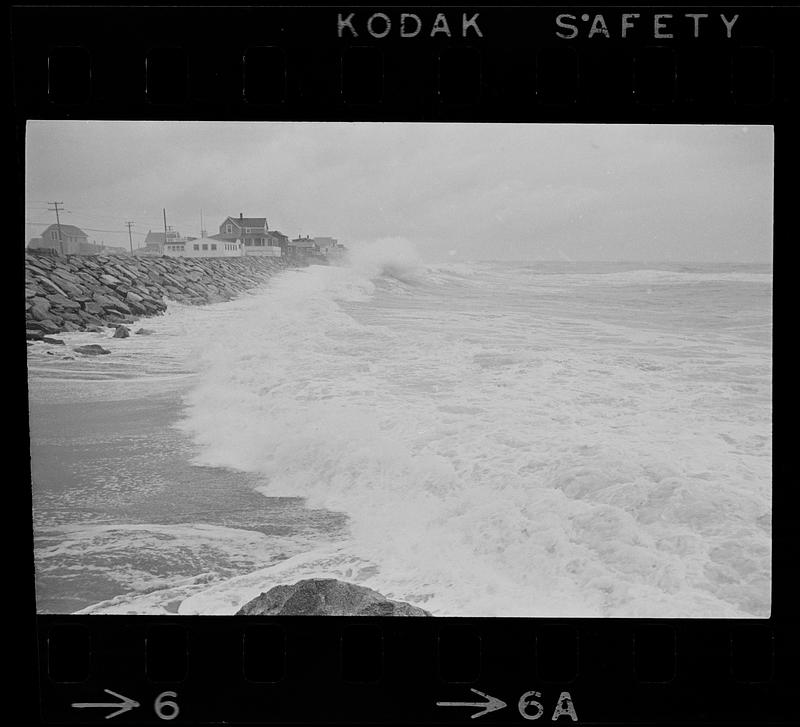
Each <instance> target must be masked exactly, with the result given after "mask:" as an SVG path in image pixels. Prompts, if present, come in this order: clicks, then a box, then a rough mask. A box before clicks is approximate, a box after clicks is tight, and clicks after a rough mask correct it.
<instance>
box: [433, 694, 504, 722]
mask: <svg viewBox="0 0 800 727" xmlns="http://www.w3.org/2000/svg"><path fill="white" fill-rule="evenodd" d="M470 691H471V692H474V693H475V694H477V695H478V696H480V697H483V698H484V699H485V700H487V701H485V702H436V706H437V707H481V710H480V711H479V712H475V714H471V715H470V719H475V718H476V717H483V715H484V714H489V712H494V711H495V710H496V709H503V707H505V706H506V703H505V702H504V701H503V700H502V699H498V698H497V697H490V696H489V695H488V694H484V693H483V692H479V691H478V690H477V689H470Z"/></svg>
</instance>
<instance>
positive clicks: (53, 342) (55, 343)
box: [42, 336, 64, 346]
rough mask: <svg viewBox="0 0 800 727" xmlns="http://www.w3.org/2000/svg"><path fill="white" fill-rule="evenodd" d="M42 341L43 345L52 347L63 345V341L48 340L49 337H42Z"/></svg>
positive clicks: (58, 339)
mask: <svg viewBox="0 0 800 727" xmlns="http://www.w3.org/2000/svg"><path fill="white" fill-rule="evenodd" d="M42 341H44V342H45V343H52V344H53V345H54V346H63V345H64V341H62V340H61V339H60V338H50V336H43V337H42Z"/></svg>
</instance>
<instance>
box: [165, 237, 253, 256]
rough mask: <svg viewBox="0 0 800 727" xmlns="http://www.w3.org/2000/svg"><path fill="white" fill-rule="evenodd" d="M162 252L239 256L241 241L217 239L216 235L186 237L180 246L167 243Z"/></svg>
mask: <svg viewBox="0 0 800 727" xmlns="http://www.w3.org/2000/svg"><path fill="white" fill-rule="evenodd" d="M164 254H165V255H167V256H168V257H241V256H242V243H241V242H240V241H239V240H219V239H217V238H216V237H199V238H194V237H192V238H187V239H186V240H185V241H183V242H182V243H181V244H180V246H178V245H167V246H166V247H165V249H164Z"/></svg>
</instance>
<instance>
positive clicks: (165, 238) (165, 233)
mask: <svg viewBox="0 0 800 727" xmlns="http://www.w3.org/2000/svg"><path fill="white" fill-rule="evenodd" d="M161 209H162V211H163V212H164V244H163V245H162V246H161V254H162V255H163V254H164V248H165V247H166V246H167V208H166V207H162V208H161Z"/></svg>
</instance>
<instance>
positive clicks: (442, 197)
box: [26, 121, 773, 262]
mask: <svg viewBox="0 0 800 727" xmlns="http://www.w3.org/2000/svg"><path fill="white" fill-rule="evenodd" d="M772 178H773V131H772V127H768V126H749V127H742V126H674V125H672V126H662V125H628V126H619V125H555V124H531V125H526V124H409V123H393V124H379V123H350V124H348V123H336V124H334V123H272V122H262V123H228V122H219V123H217V122H214V123H209V122H86V121H71V122H70V121H66V122H64V121H57V122H52V121H33V122H30V123H29V125H28V130H27V175H26V181H27V189H26V221H27V222H29V223H31V224H28V225H27V226H26V229H27V233H28V234H27V239H30V237H32V236H35V235H38V234H39V233H40V232H41V230H42V229H44V227H45V226H46V225H47V224H50V223H51V222H55V214H54V213H53V212H48V211H47V202H50V201H53V200H57V201H63V202H64V205H65V208H66V209H67V210H69V212H68V213H65V214H63V215H62V219H61V221H62V222H67V223H69V224H73V225H77V226H78V227H81V228H82V229H84V230H85V231H86V232H87V234H88V235H89V238H90V240H91V239H94V240H96V241H97V242H100V241H101V240H102V241H104V242H105V243H106V244H115V245H125V246H126V247H127V246H128V235H127V231H126V228H125V226H124V223H125V221H126V220H133V221H135V223H136V224H135V226H134V228H133V229H134V231H135V232H136V233H137V234H135V235H134V246H136V245H137V244H142V241H143V239H144V234H145V233H146V232H147V231H148V229H153V230H163V220H162V212H161V210H162V207H166V210H167V222H168V224H170V225H171V226H173V227H175V228H176V229H177V230H178V231H179V232H180V233H182V234H184V235H192V236H199V234H200V210H201V209H202V210H203V216H204V220H205V227H206V229H207V231H208V233H209V234H213V233H216V232H218V231H219V225H220V223H221V222H222V221H223V220H224V219H225V217H226V216H228V215H231V216H238V214H239V213H240V212H243V213H244V215H245V216H250V217H266V218H267V221H268V224H269V226H270V228H271V229H278V230H280V231H281V232H283V233H284V234H286V235H288V236H289V237H296V236H297V235H299V234H302V235H306V234H308V235H311V236H312V237H313V236H321V235H329V236H332V237H336V238H338V239H339V241H340V242H343V243H345V244H347V245H351V246H357V245H358V244H360V243H366V242H371V241H374V240H377V239H380V238H385V237H402V238H407V239H408V240H410V241H411V242H412V243H413V244H414V245H415V246H416V248H417V250H418V251H419V253H420V255H421V256H422V258H423V259H425V260H428V261H436V260H443V259H454V258H455V259H459V260H466V259H474V260H487V259H536V260H558V259H565V260H566V259H569V260H636V261H693V260H694V261H732V262H771V260H772V197H773V182H772ZM41 223H44V224H41ZM115 231H116V232H115ZM26 242H27V240H26Z"/></svg>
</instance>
